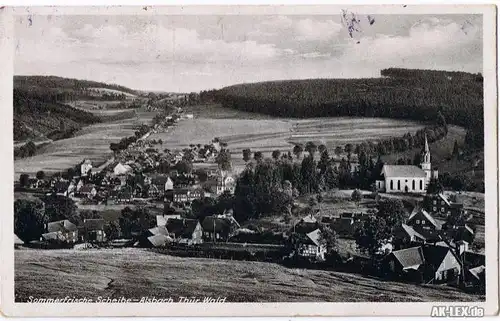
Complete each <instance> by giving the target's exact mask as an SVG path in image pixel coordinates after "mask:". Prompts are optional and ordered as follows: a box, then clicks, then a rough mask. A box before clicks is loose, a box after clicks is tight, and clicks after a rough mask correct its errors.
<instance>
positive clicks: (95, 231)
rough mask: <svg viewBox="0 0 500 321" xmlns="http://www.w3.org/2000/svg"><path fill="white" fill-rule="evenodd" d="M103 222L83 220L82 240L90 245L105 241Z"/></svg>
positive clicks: (100, 220)
mask: <svg viewBox="0 0 500 321" xmlns="http://www.w3.org/2000/svg"><path fill="white" fill-rule="evenodd" d="M104 225H105V222H104V220H103V219H84V220H83V233H84V234H83V239H84V240H85V241H86V242H90V243H102V242H105V241H106V233H105V232H104Z"/></svg>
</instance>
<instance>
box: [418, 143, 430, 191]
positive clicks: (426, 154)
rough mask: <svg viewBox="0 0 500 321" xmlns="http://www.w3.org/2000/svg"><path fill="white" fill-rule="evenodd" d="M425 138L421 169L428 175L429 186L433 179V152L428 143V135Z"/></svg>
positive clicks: (427, 182)
mask: <svg viewBox="0 0 500 321" xmlns="http://www.w3.org/2000/svg"><path fill="white" fill-rule="evenodd" d="M424 137H425V143H424V148H423V149H422V153H421V155H420V160H421V163H420V168H422V170H423V171H424V172H425V175H426V179H425V180H426V184H429V181H430V180H431V177H432V170H431V152H430V150H429V143H428V142H427V135H425V134H424Z"/></svg>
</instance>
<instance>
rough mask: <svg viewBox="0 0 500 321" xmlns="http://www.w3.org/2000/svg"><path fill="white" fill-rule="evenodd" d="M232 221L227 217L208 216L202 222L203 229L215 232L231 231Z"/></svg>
mask: <svg viewBox="0 0 500 321" xmlns="http://www.w3.org/2000/svg"><path fill="white" fill-rule="evenodd" d="M231 225H232V224H231V221H229V220H228V219H227V218H220V217H215V216H207V217H205V219H204V220H203V222H202V223H201V226H202V227H203V230H205V231H207V232H212V233H213V232H215V233H229V231H230V230H231Z"/></svg>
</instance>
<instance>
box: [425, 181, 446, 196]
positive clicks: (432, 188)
mask: <svg viewBox="0 0 500 321" xmlns="http://www.w3.org/2000/svg"><path fill="white" fill-rule="evenodd" d="M442 192H443V186H442V185H441V183H440V182H439V181H438V180H437V179H436V178H431V179H430V181H429V185H427V194H439V193H442Z"/></svg>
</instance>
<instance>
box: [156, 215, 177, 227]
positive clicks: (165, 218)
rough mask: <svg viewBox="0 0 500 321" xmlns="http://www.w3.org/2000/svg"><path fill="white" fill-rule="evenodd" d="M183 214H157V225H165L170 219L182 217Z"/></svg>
mask: <svg viewBox="0 0 500 321" xmlns="http://www.w3.org/2000/svg"><path fill="white" fill-rule="evenodd" d="M180 218H181V216H180V215H178V214H172V215H156V226H165V225H167V221H168V220H169V219H180Z"/></svg>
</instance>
